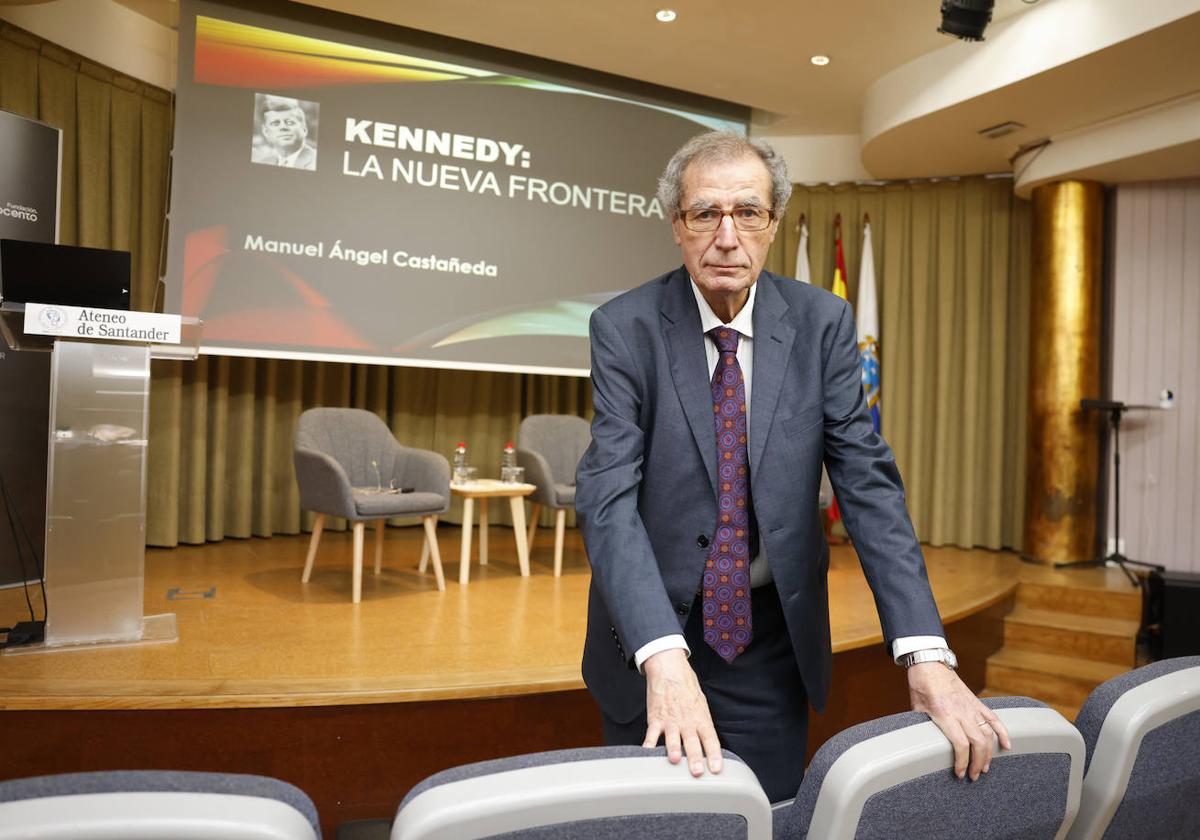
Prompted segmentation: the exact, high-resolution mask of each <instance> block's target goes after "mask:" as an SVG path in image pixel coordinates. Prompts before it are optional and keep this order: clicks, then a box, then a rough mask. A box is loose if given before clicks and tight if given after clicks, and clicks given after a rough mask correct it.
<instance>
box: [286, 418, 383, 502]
mask: <svg viewBox="0 0 1200 840" xmlns="http://www.w3.org/2000/svg"><path fill="white" fill-rule="evenodd" d="M295 445H296V446H297V447H299V448H304V449H315V450H317V451H318V452H324V453H325V454H326V455H329V456H330V457H332V458H333V459H334V460H335V461H337V462H338V463H339V464H341V465H342V469H344V470H345V471H346V475H347V476H348V477H349V478H350V484H351V486H353V487H374V486H376V485H377V484H378V483H380V481H381V477H382V481H383V482H386V481H387V478H388V477H390V476H391V475H392V474H393V471H394V468H395V467H396V466H397V465H396V463H395V462H396V459H397V458H398V457H400V455H401V449H400V447H399V445H398V444H397V442H396V438H395V436H394V435H393V434H392V430H391V429H389V428H388V426H387V424H386V423H384V422H383V421H382V420H380V419H379V417H378V416H377V415H376V414H374V413H372V412H370V411H365V410H363V409H360V408H310V409H308V410H307V411H305V412H304V413H302V414H301V415H300V421H299V423H298V424H297V426H296V437H295ZM372 461H375V464H372V463H371V462H372ZM376 470H378V473H377V472H376Z"/></svg>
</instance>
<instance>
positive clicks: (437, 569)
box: [421, 516, 446, 592]
mask: <svg viewBox="0 0 1200 840" xmlns="http://www.w3.org/2000/svg"><path fill="white" fill-rule="evenodd" d="M421 522H422V524H424V525H425V547H426V548H427V549H428V550H429V554H430V555H431V556H432V557H433V575H434V577H436V578H437V588H438V590H439V591H441V592H445V591H446V576H445V575H443V574H442V552H441V551H439V550H438V542H437V517H436V516H423V517H421ZM421 562H422V563H424V562H425V561H424V557H423V556H422V560H421Z"/></svg>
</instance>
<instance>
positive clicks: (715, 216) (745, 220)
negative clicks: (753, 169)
mask: <svg viewBox="0 0 1200 840" xmlns="http://www.w3.org/2000/svg"><path fill="white" fill-rule="evenodd" d="M774 215H775V214H774V213H772V212H771V211H770V210H767V209H765V208H763V207H754V206H751V205H742V206H741V207H734V208H733V209H732V210H718V209H717V208H715V207H705V208H701V209H698V210H683V211H681V212H680V214H679V218H681V219H683V225H684V227H686V228H687V229H688V230H690V231H693V232H695V233H711V232H712V231H714V230H716V229H717V228H719V227H720V226H721V221H722V220H723V219H724V218H725V217H726V216H728V217H729V218H730V219H732V220H733V226H734V227H735V228H737V229H738V230H740V231H742V232H743V233H753V232H755V231H759V230H766V229H767V228H768V227H770V226H771V219H772V218H773V217H774Z"/></svg>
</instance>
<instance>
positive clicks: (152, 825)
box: [0, 770, 321, 840]
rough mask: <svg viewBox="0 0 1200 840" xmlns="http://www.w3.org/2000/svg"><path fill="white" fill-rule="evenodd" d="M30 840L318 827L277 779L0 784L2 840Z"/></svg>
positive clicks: (129, 774) (92, 777) (267, 838)
mask: <svg viewBox="0 0 1200 840" xmlns="http://www.w3.org/2000/svg"><path fill="white" fill-rule="evenodd" d="M28 837H44V838H52V837H70V838H72V839H73V840H109V838H113V837H130V838H132V837H171V838H177V839H178V840H320V838H321V827H320V823H319V822H318V820H317V809H316V806H315V805H313V802H312V800H311V799H309V798H308V796H307V795H306V794H305V793H304V791H302V790H300V789H299V788H298V787H296V786H294V785H290V784H288V783H287V782H282V781H279V780H278V779H271V778H267V777H265V776H247V775H242V774H234V773H194V772H185V771H174V770H113V771H108V772H97V773H64V774H62V775H57V776H36V777H34V778H28V779H13V780H11V781H6V782H0V840H16V839H17V838H28Z"/></svg>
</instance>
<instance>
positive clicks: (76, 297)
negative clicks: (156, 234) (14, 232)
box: [0, 239, 130, 309]
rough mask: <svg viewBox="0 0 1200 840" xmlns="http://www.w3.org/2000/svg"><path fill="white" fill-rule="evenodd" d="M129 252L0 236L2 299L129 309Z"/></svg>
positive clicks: (6, 301)
mask: <svg viewBox="0 0 1200 840" xmlns="http://www.w3.org/2000/svg"><path fill="white" fill-rule="evenodd" d="M129 266H130V260H129V252H128V251H108V250H105V249H103V248H76V247H74V246H71V245H49V244H46V243H43V242H24V241H22V240H19V239H0V298H3V300H4V302H5V303H54V304H58V305H59V306H88V307H94V308H98V309H129V285H130V284H129Z"/></svg>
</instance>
